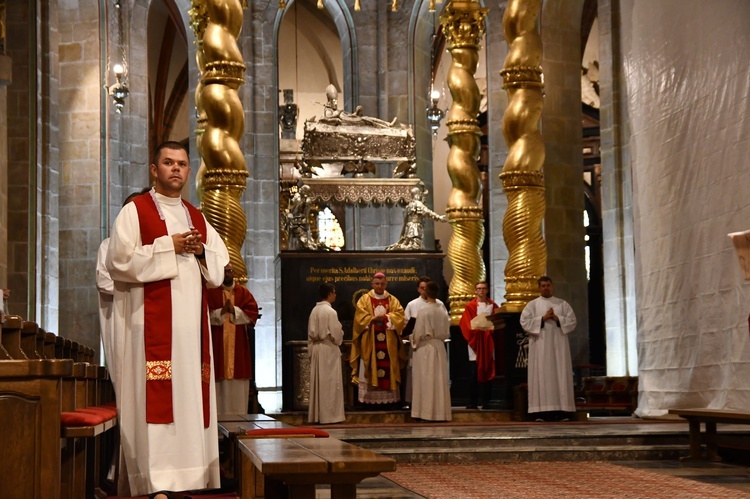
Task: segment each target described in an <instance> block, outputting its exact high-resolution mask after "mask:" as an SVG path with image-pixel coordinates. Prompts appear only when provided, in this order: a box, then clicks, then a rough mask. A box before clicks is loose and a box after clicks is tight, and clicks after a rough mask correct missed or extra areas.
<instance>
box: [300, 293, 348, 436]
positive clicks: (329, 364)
mask: <svg viewBox="0 0 750 499" xmlns="http://www.w3.org/2000/svg"><path fill="white" fill-rule="evenodd" d="M318 294H319V296H320V298H321V301H319V302H318V303H316V304H315V307H314V308H313V310H312V313H311V314H310V319H309V320H308V322H307V344H308V351H309V352H310V397H309V399H310V407H309V409H308V412H307V421H308V422H309V423H322V424H328V423H340V422H341V421H344V420H345V419H346V415H345V414H344V386H343V385H344V382H343V372H342V370H341V349H340V346H341V343H342V342H343V341H344V330H343V329H342V328H341V323H340V322H339V317H338V314H337V313H336V310H334V309H333V307H332V306H331V305H332V303H333V302H334V301H336V288H335V287H334V286H333V284H330V283H325V282H324V283H323V284H321V285H320V287H319V288H318Z"/></svg>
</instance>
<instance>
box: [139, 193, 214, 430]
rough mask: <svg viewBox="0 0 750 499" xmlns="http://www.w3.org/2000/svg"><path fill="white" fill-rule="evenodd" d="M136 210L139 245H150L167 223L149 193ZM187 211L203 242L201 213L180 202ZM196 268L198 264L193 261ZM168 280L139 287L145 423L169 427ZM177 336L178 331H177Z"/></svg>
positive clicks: (205, 368)
mask: <svg viewBox="0 0 750 499" xmlns="http://www.w3.org/2000/svg"><path fill="white" fill-rule="evenodd" d="M133 203H134V204H135V207H136V209H137V211H138V223H139V225H140V229H141V244H142V245H148V244H153V243H154V241H155V240H156V239H157V238H159V237H162V236H166V235H169V234H167V224H166V222H165V221H164V220H161V218H160V217H159V210H158V209H157V207H156V204H154V200H153V198H152V197H151V195H150V194H149V193H146V194H142V195H140V196H138V197H137V198H135V199H134V200H133ZM183 204H184V205H185V206H186V207H187V210H188V212H190V218H191V219H192V222H193V224H194V225H195V229H196V230H198V231H199V232H200V233H201V241H202V242H203V243H205V242H206V220H205V219H204V218H203V214H202V213H201V212H200V211H198V210H197V209H196V208H195V207H193V206H192V205H191V204H190V203H187V202H185V201H183ZM196 264H197V265H200V263H199V262H197V261H196ZM171 282H172V281H171V279H163V280H161V281H155V282H147V283H145V284H144V285H143V296H144V312H143V315H144V317H143V321H144V322H143V335H144V343H145V348H146V422H148V423H155V424H169V423H173V422H174V414H173V408H172V333H173V332H172V289H171ZM202 282H203V293H202V300H201V301H202V303H201V310H203V313H202V314H201V366H200V368H201V381H202V383H201V388H202V395H203V397H202V398H203V426H204V427H205V428H208V425H209V422H210V412H209V393H210V392H209V383H210V381H211V357H210V350H209V342H210V341H211V340H210V330H209V326H208V300H207V298H206V281H205V279H203V280H202ZM178 334H179V332H178Z"/></svg>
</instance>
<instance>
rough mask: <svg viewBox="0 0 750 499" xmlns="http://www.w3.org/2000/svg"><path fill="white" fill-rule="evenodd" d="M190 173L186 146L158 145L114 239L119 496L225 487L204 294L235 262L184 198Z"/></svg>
mask: <svg viewBox="0 0 750 499" xmlns="http://www.w3.org/2000/svg"><path fill="white" fill-rule="evenodd" d="M189 173H190V164H189V160H188V155H187V151H186V150H185V148H184V147H183V146H182V145H181V144H180V143H178V142H167V143H164V144H162V145H161V146H159V147H158V148H157V150H156V151H155V153H154V159H153V163H152V164H151V175H152V176H153V177H154V178H155V179H156V184H155V186H154V188H153V189H152V190H151V191H149V192H148V193H146V194H143V195H141V196H138V197H136V198H135V199H134V200H133V202H131V203H129V204H127V205H125V206H124V207H123V208H122V210H121V211H120V214H119V215H118V216H117V219H116V220H115V223H114V227H113V229H112V235H111V238H110V244H109V251H108V254H107V270H108V271H109V274H110V276H111V277H112V280H113V281H114V312H113V315H112V327H113V334H114V335H115V337H117V338H120V340H119V341H117V342H115V346H114V351H113V355H114V356H115V357H116V365H117V366H118V371H119V372H121V378H120V379H118V380H116V383H115V387H116V390H117V391H116V397H117V406H118V413H119V427H120V437H121V443H122V452H123V454H124V457H125V468H126V469H125V470H123V471H121V478H122V477H125V478H126V480H121V483H120V491H119V495H133V496H137V495H144V494H153V493H154V492H157V491H183V490H194V489H204V488H216V487H219V486H220V483H219V447H218V433H217V432H218V430H217V421H216V393H215V391H214V371H213V362H212V359H211V336H210V329H209V324H208V302H207V296H206V294H207V293H206V288H207V287H217V286H220V285H221V283H222V281H223V279H224V266H225V265H226V264H227V263H228V262H229V255H228V253H227V249H226V247H225V246H224V242H223V241H222V240H221V237H220V236H219V235H218V234H217V233H216V231H215V230H214V229H213V228H212V227H211V225H209V224H208V222H206V219H205V218H204V216H203V214H202V213H201V212H200V211H198V210H197V209H196V208H194V207H193V206H192V205H190V204H189V203H187V202H185V201H183V200H182V198H181V194H182V188H183V186H184V185H185V183H186V182H187V180H188V176H189ZM154 496H155V497H157V498H159V499H163V498H164V497H169V496H168V495H167V494H155V495H154Z"/></svg>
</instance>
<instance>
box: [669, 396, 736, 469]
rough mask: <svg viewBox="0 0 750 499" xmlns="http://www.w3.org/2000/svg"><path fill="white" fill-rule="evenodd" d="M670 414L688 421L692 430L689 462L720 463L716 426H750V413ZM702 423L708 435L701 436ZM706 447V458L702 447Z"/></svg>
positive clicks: (707, 411) (700, 411)
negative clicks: (718, 424)
mask: <svg viewBox="0 0 750 499" xmlns="http://www.w3.org/2000/svg"><path fill="white" fill-rule="evenodd" d="M669 414H676V415H677V416H680V417H681V418H684V419H687V421H688V425H689V428H690V455H689V456H688V457H687V458H685V459H687V460H702V459H708V460H709V461H719V460H721V458H719V454H718V452H717V448H718V435H717V434H716V424H717V423H726V424H750V412H742V411H728V410H719V409H670V410H669ZM701 423H705V424H706V433H704V434H701ZM703 444H705V445H706V457H705V458H704V457H703V454H702V446H703Z"/></svg>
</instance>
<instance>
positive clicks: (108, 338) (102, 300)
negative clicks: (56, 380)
mask: <svg viewBox="0 0 750 499" xmlns="http://www.w3.org/2000/svg"><path fill="white" fill-rule="evenodd" d="M108 249H109V238H107V239H105V240H103V241H102V242H101V244H100V245H99V251H98V252H97V254H96V289H97V290H99V329H100V331H101V339H102V347H103V348H104V358H105V360H106V361H107V370H108V371H109V373H110V379H111V380H112V385H113V386H114V388H115V390H117V380H118V379H119V378H120V373H119V372H118V371H117V359H116V358H115V355H114V352H115V350H114V342H115V340H116V339H117V338H115V336H114V333H113V332H112V311H113V309H114V290H115V283H114V282H113V281H112V278H111V277H110V276H109V271H108V270H107V250H108ZM119 339H122V336H120V337H119Z"/></svg>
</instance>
